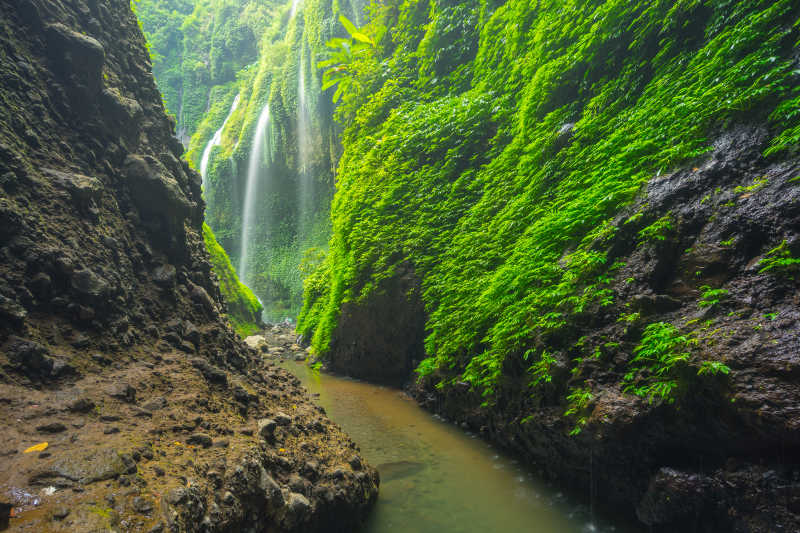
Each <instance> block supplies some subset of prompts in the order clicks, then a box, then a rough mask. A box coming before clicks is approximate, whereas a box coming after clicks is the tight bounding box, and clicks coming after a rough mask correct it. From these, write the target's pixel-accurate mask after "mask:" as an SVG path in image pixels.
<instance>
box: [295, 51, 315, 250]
mask: <svg viewBox="0 0 800 533" xmlns="http://www.w3.org/2000/svg"><path fill="white" fill-rule="evenodd" d="M303 52H304V46H303V42H301V44H300V55H299V57H298V60H297V159H298V161H297V179H298V184H297V206H298V214H297V218H298V224H297V236H298V239H299V240H301V241H302V239H303V238H304V237H305V236H306V235H307V233H308V229H309V227H310V224H311V215H312V213H311V211H312V206H313V198H312V195H313V183H312V182H311V180H312V175H311V172H310V168H309V159H310V157H309V156H310V150H311V131H310V130H311V110H310V109H309V102H308V95H307V94H306V72H305V71H306V69H305V64H304V63H305V62H304V59H305V58H304V53H303Z"/></svg>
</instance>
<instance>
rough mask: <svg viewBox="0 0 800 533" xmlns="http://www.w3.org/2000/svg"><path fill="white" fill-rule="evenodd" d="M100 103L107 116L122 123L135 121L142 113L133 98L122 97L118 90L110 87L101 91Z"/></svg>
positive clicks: (140, 107)
mask: <svg viewBox="0 0 800 533" xmlns="http://www.w3.org/2000/svg"><path fill="white" fill-rule="evenodd" d="M102 103H103V108H104V109H105V110H106V112H107V113H108V114H109V115H111V116H113V117H114V118H115V119H116V120H118V121H119V122H123V123H130V122H133V121H135V120H137V119H138V118H139V117H141V115H142V112H143V110H142V106H141V105H140V104H139V102H137V101H136V100H134V99H133V98H127V97H125V96H122V95H121V94H120V92H119V90H117V89H115V88H111V87H109V88H106V89H103V93H102Z"/></svg>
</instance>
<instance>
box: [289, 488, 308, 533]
mask: <svg viewBox="0 0 800 533" xmlns="http://www.w3.org/2000/svg"><path fill="white" fill-rule="evenodd" d="M310 510H311V502H310V501H308V498H306V497H305V496H303V495H302V494H298V493H296V492H290V493H289V497H288V498H286V508H285V514H284V519H283V525H284V527H287V528H291V527H296V526H297V525H299V524H300V523H302V522H303V520H304V519H305V518H307V516H308V513H309V511H310Z"/></svg>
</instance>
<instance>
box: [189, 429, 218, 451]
mask: <svg viewBox="0 0 800 533" xmlns="http://www.w3.org/2000/svg"><path fill="white" fill-rule="evenodd" d="M186 443H187V444H193V445H196V446H202V447H203V448H209V447H210V446H211V445H212V444H213V443H214V441H213V439H212V438H211V437H209V436H208V435H206V434H205V433H195V434H194V435H191V436H189V438H188V439H186Z"/></svg>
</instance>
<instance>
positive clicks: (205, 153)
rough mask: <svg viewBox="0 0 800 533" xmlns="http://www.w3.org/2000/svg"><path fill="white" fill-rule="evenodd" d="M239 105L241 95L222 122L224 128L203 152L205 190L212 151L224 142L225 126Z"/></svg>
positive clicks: (218, 131)
mask: <svg viewBox="0 0 800 533" xmlns="http://www.w3.org/2000/svg"><path fill="white" fill-rule="evenodd" d="M238 105H239V95H238V94H237V95H236V98H234V99H233V105H231V110H230V111H228V116H227V117H225V120H224V121H223V122H222V126H220V127H219V129H218V130H217V131H216V132H214V135H213V136H212V137H211V139H210V140H209V141H208V144H206V147H205V149H204V150H203V157H202V158H201V159H200V176H201V177H202V178H203V188H204V189H205V187H206V179H207V178H208V160H209V158H210V157H211V149H212V148H214V147H215V146H219V144H220V142H222V130H224V129H225V125H226V124H227V123H228V120H229V119H230V118H231V115H233V112H234V111H236V107H237V106H238Z"/></svg>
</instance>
